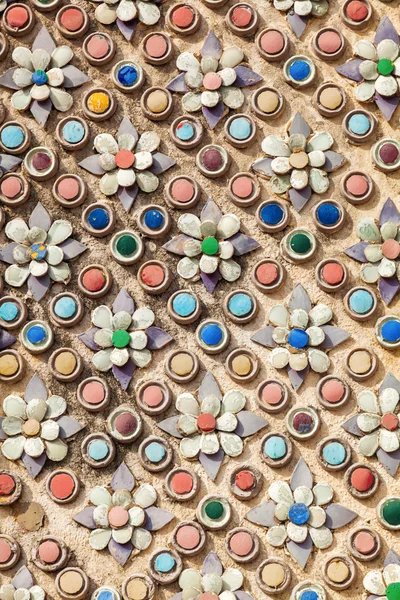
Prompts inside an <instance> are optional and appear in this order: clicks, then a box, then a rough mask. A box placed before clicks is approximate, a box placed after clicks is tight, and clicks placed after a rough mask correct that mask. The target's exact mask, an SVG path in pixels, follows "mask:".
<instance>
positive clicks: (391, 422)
mask: <svg viewBox="0 0 400 600" xmlns="http://www.w3.org/2000/svg"><path fill="white" fill-rule="evenodd" d="M399 400H400V381H399V380H398V379H397V378H396V377H395V376H394V375H392V373H388V374H387V375H386V376H385V378H384V380H383V381H382V383H381V386H380V388H379V391H378V396H377V395H376V394H375V393H374V392H373V391H372V390H363V391H362V392H360V393H359V394H358V396H357V405H358V410H359V413H358V414H356V415H354V416H353V417H351V418H350V419H349V420H347V421H346V422H345V423H343V425H342V427H343V429H345V430H346V431H348V432H349V433H351V434H353V435H356V436H357V437H359V438H360V441H359V443H358V449H359V451H360V453H361V454H362V455H363V456H366V457H372V456H375V455H376V457H377V458H378V460H379V462H380V463H381V464H382V466H383V467H385V469H386V470H387V471H388V473H389V474H390V475H392V476H394V475H395V474H396V471H397V469H398V467H399V465H400V453H399V452H398V450H399V448H400V426H399V417H398V414H397V413H398V410H399Z"/></svg>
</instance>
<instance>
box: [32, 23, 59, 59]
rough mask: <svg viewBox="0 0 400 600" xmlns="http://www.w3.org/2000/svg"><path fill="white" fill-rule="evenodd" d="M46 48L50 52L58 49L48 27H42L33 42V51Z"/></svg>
mask: <svg viewBox="0 0 400 600" xmlns="http://www.w3.org/2000/svg"><path fill="white" fill-rule="evenodd" d="M38 49H40V50H46V52H48V53H49V54H52V52H54V50H55V49H56V44H55V42H54V40H53V38H52V37H51V35H50V33H49V32H48V30H47V29H46V27H42V28H41V30H40V31H39V33H38V34H37V36H36V37H35V39H34V40H33V44H32V52H34V51H35V50H38Z"/></svg>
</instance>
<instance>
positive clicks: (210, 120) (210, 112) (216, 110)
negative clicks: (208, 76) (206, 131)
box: [201, 101, 225, 129]
mask: <svg viewBox="0 0 400 600" xmlns="http://www.w3.org/2000/svg"><path fill="white" fill-rule="evenodd" d="M201 112H202V113H203V115H204V118H205V120H206V121H207V125H208V126H209V128H210V129H215V128H216V126H217V125H218V123H219V122H220V120H221V119H222V118H223V116H224V114H225V105H224V103H223V102H221V101H219V102H218V104H216V105H215V106H213V107H212V108H208V107H207V106H202V107H201Z"/></svg>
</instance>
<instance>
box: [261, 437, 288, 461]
mask: <svg viewBox="0 0 400 600" xmlns="http://www.w3.org/2000/svg"><path fill="white" fill-rule="evenodd" d="M264 450H265V454H266V455H267V456H269V457H270V458H273V459H274V460H279V459H280V458H283V457H284V456H285V455H286V452H287V448H286V443H285V440H284V439H283V438H281V437H279V436H278V435H273V436H272V437H270V438H269V439H268V440H267V441H266V443H265V447H264Z"/></svg>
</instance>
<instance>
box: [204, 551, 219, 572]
mask: <svg viewBox="0 0 400 600" xmlns="http://www.w3.org/2000/svg"><path fill="white" fill-rule="evenodd" d="M223 572H224V567H223V566H222V563H221V561H220V559H219V558H218V556H217V555H216V554H215V552H209V553H208V554H207V556H206V557H205V559H204V561H203V564H202V567H201V574H202V575H209V574H210V573H215V575H218V576H219V577H221V575H222V573H223Z"/></svg>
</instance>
